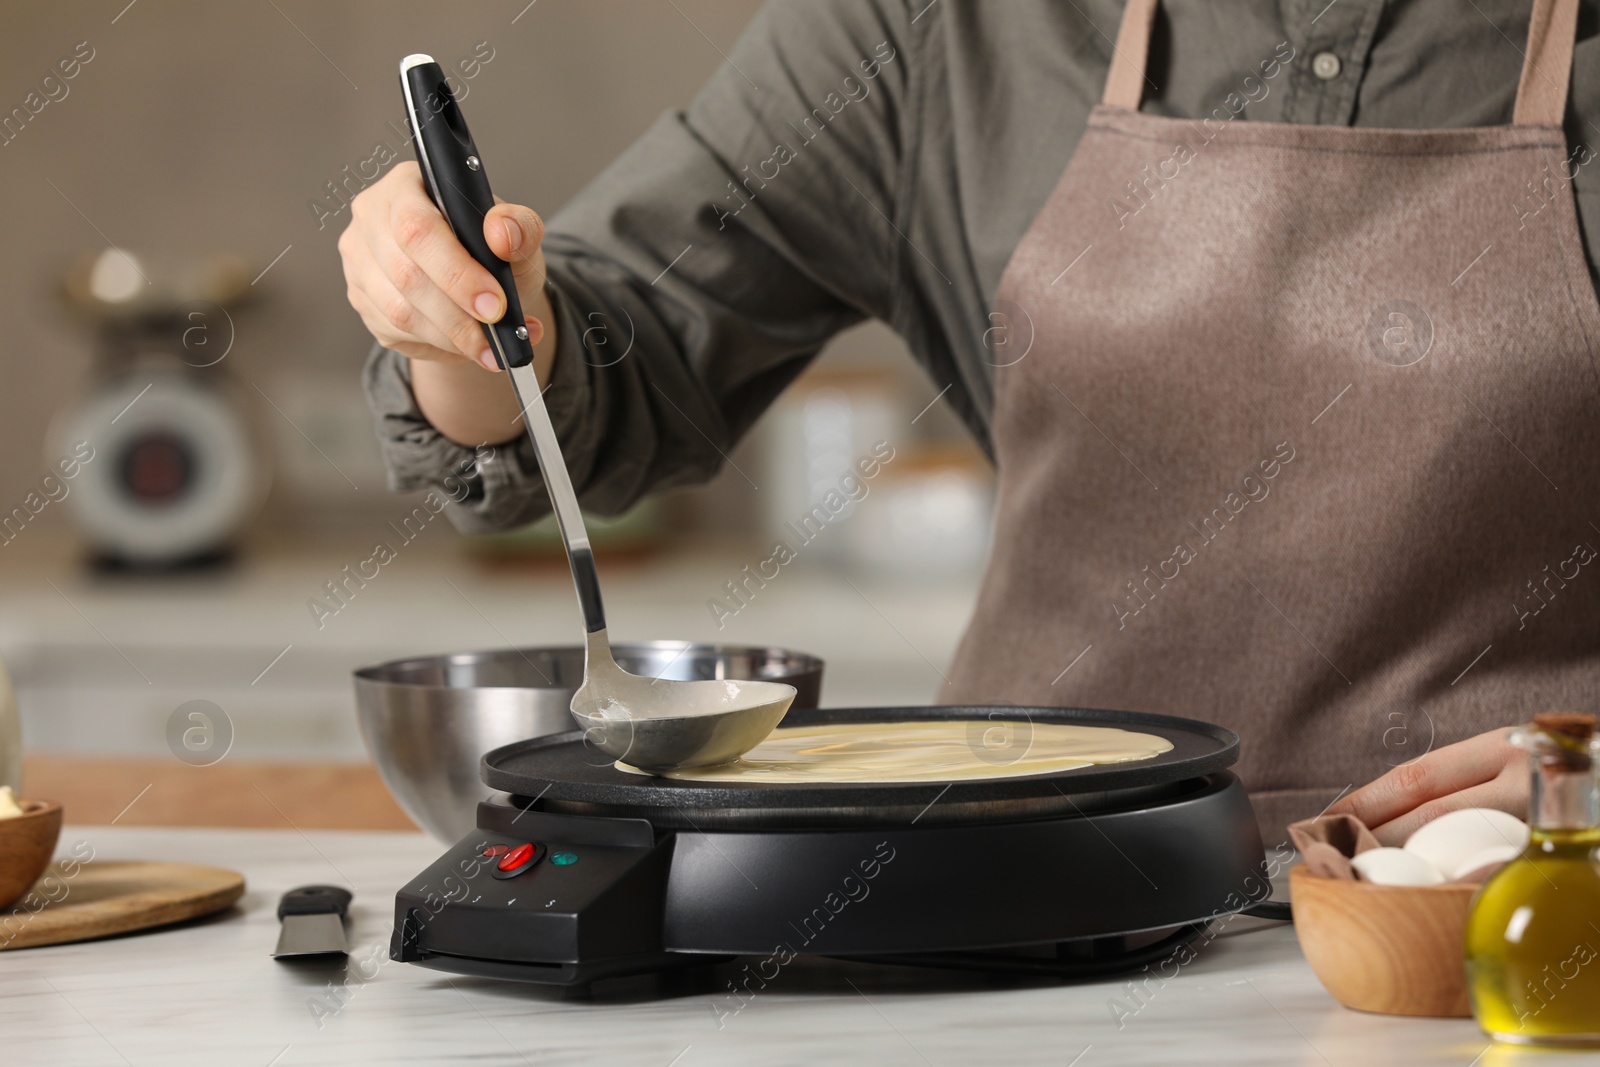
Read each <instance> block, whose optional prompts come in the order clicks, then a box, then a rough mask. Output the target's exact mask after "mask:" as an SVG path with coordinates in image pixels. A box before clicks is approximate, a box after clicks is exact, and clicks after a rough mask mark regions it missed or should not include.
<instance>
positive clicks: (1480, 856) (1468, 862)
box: [1450, 845, 1522, 882]
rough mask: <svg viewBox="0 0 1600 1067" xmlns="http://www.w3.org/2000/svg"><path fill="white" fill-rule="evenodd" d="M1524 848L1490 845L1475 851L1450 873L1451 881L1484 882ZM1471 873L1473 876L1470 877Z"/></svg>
mask: <svg viewBox="0 0 1600 1067" xmlns="http://www.w3.org/2000/svg"><path fill="white" fill-rule="evenodd" d="M1521 851H1522V850H1521V849H1520V848H1517V847H1515V846H1513V845H1490V846H1489V847H1488V848H1486V849H1483V850H1482V851H1479V852H1474V853H1473V854H1472V855H1470V856H1468V857H1467V858H1466V859H1464V860H1462V861H1461V866H1459V867H1457V868H1456V869H1455V871H1454V873H1452V874H1451V875H1450V880H1451V881H1453V882H1454V881H1465V882H1482V881H1486V880H1487V879H1488V877H1489V875H1491V874H1493V873H1494V872H1495V870H1496V869H1497V868H1499V866H1500V865H1501V864H1502V863H1509V862H1511V861H1512V860H1514V859H1516V858H1517V855H1518V854H1519V853H1520V852H1521ZM1469 875H1471V877H1468V876H1469Z"/></svg>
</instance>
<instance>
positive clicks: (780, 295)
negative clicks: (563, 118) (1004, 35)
mask: <svg viewBox="0 0 1600 1067" xmlns="http://www.w3.org/2000/svg"><path fill="white" fill-rule="evenodd" d="M907 23H908V19H907V18H906V13H905V5H904V4H903V3H899V2H895V0H873V2H870V3H869V2H863V0H788V2H782V3H773V4H769V6H768V7H766V8H764V9H763V10H762V11H761V12H760V13H759V14H758V15H757V17H756V19H755V20H754V21H753V22H752V24H751V26H750V28H749V29H747V30H746V32H745V34H744V36H743V37H742V38H741V40H740V41H739V43H738V44H737V45H736V46H735V48H734V49H733V50H732V51H731V52H730V55H729V62H728V63H726V64H724V65H723V67H722V68H721V69H720V70H719V71H718V72H717V73H716V75H715V76H714V77H713V78H712V80H711V81H710V83H709V84H708V85H707V86H706V88H705V89H704V90H703V91H702V92H701V93H700V95H699V96H698V97H697V98H696V100H695V102H694V103H693V105H691V107H690V108H689V110H688V111H687V112H674V113H669V114H666V115H663V116H662V117H661V119H660V120H658V121H657V122H656V123H655V125H653V126H652V127H651V129H650V130H648V131H647V132H646V133H645V135H644V136H643V137H641V138H640V139H639V141H637V142H636V143H635V144H634V145H633V146H632V147H630V148H629V149H628V150H627V151H626V152H624V153H623V155H622V156H621V157H620V158H619V159H617V160H616V161H615V162H614V163H613V164H612V165H611V166H610V167H608V168H606V170H605V171H603V172H602V173H601V174H600V175H599V176H598V177H597V178H596V179H595V180H594V182H592V183H591V184H590V185H589V186H588V187H587V188H586V189H584V190H583V191H582V192H581V193H580V194H579V195H578V196H577V197H576V198H575V199H574V200H573V201H572V202H571V203H570V204H568V205H567V207H566V208H564V209H563V210H562V211H561V212H559V213H558V214H557V215H555V216H554V217H553V218H551V220H550V222H549V227H548V234H547V236H546V240H545V245H544V250H545V257H546V263H547V269H548V291H549V294H550V298H551V303H552V306H553V308H554V310H555V317H556V328H557V331H556V332H557V339H558V343H557V351H556V357H555V364H554V370H553V372H552V373H553V377H552V381H551V385H550V388H549V389H548V391H547V393H546V396H545V402H546V405H547V407H548V408H549V410H550V413H551V418H552V420H553V421H554V423H555V427H556V432H557V436H558V438H559V440H560V441H561V445H562V449H563V452H564V455H565V458H566V462H567V466H568V468H569V469H570V471H571V473H572V479H573V483H574V485H575V486H576V487H577V489H578V492H579V496H580V498H581V499H582V501H583V503H584V506H585V507H586V508H588V509H591V510H593V511H596V512H599V513H602V514H615V513H618V512H620V511H622V510H624V509H626V508H628V507H629V506H631V505H632V504H633V503H634V502H636V501H637V500H638V499H639V498H640V497H641V496H643V495H644V494H645V493H647V492H651V491H656V490H660V489H665V488H668V487H671V486H676V485H683V484H690V483H695V482H702V481H705V480H707V479H709V478H710V477H711V476H712V475H713V474H714V473H716V471H717V470H718V469H719V468H720V466H721V465H722V464H723V463H724V462H725V461H726V458H727V452H728V451H729V450H731V449H732V448H733V447H734V445H735V444H736V443H737V442H738V441H739V439H740V438H741V437H742V436H743V435H744V433H745V432H747V431H748V430H749V428H750V427H751V425H752V424H753V423H754V422H755V420H756V418H757V417H758V416H759V415H760V414H761V412H762V411H763V410H765V409H766V407H767V406H768V405H769V404H770V403H771V402H772V400H773V399H774V398H775V397H776V396H777V395H778V394H779V393H780V392H781V391H782V390H783V389H784V387H786V386H787V385H788V384H789V383H790V382H791V381H792V380H793V379H794V378H795V377H796V376H797V375H798V374H799V373H800V372H801V371H802V370H803V369H804V368H805V366H806V365H807V363H809V362H810V360H811V359H812V358H813V357H814V356H815V355H816V353H817V352H818V351H819V350H820V349H821V347H822V346H823V345H824V344H825V343H826V342H827V341H828V339H829V338H830V337H832V336H833V335H834V334H835V333H837V332H838V331H840V330H841V329H843V328H845V327H847V326H849V325H851V324H853V323H855V322H858V321H860V320H861V319H863V318H866V317H869V316H872V317H878V318H883V319H885V320H889V321H891V322H892V321H893V312H894V306H895V297H896V293H897V291H898V287H899V285H900V284H901V279H900V278H899V276H898V271H899V267H900V264H899V259H898V246H897V244H896V243H895V241H894V240H893V236H894V235H893V232H892V229H891V228H890V227H888V226H885V225H884V219H886V218H890V217H893V216H894V214H895V206H894V205H895V198H896V196H897V195H898V192H899V190H898V181H899V171H900V167H899V159H900V153H901V145H902V140H903V137H902V130H901V125H902V122H903V104H904V99H903V98H904V96H905V94H906V76H907V67H908V66H909V64H910V62H911V57H910V56H909V55H907V54H906V52H905V48H904V44H903V42H904V41H905V40H906V37H907V29H908V27H907ZM503 192H507V193H508V194H509V193H510V191H503ZM511 195H513V196H514V194H511ZM365 385H366V391H367V396H368V399H369V403H370V405H371V407H372V409H373V412H374V414H375V416H376V419H377V424H378V436H379V440H380V444H381V446H382V450H383V454H384V459H385V462H386V464H387V466H388V469H389V481H390V485H391V487H393V488H394V489H397V490H418V489H424V488H428V487H431V486H439V485H442V484H444V481H445V479H446V478H448V477H450V476H452V475H455V476H457V477H459V476H460V472H461V471H462V470H463V469H467V468H471V467H473V466H475V467H476V473H475V474H473V475H472V476H471V479H470V485H471V489H470V492H469V493H468V494H467V495H466V497H465V499H463V500H461V502H460V506H457V507H452V508H450V509H449V513H450V514H451V515H452V519H453V521H454V522H455V524H456V526H457V527H458V528H460V529H462V530H464V531H467V532H484V531H491V530H500V529H507V528H510V527H514V526H518V525H521V524H524V523H527V522H531V521H533V520H535V519H537V518H540V517H541V516H543V515H544V514H546V513H547V512H548V511H549V504H548V501H547V499H546V497H545V492H544V488H543V483H542V481H541V479H540V478H539V474H538V468H537V464H536V463H535V462H534V460H533V456H532V449H531V447H530V446H529V444H528V442H527V441H526V440H525V439H523V438H520V437H519V438H517V439H515V440H514V441H512V442H508V443H506V444H504V445H500V446H496V447H494V448H493V449H479V450H477V457H476V463H474V462H473V460H474V450H473V449H470V448H466V447H464V446H462V445H459V444H456V443H455V442H453V441H451V440H449V439H448V438H446V437H444V436H443V435H442V434H440V433H439V432H438V431H437V430H436V429H434V428H433V427H432V426H431V425H430V424H429V423H428V422H427V420H426V419H425V418H424V417H423V415H422V413H421V411H420V410H419V408H418V406H417V403H416V400H415V398H414V397H413V396H412V393H411V387H410V382H409V376H408V372H407V368H406V360H405V359H404V358H403V357H401V356H399V355H398V354H396V353H394V352H389V351H386V350H383V349H381V348H379V349H376V350H375V351H374V352H373V353H372V355H371V356H370V357H369V359H368V362H367V368H366V378H365ZM508 388H509V385H508Z"/></svg>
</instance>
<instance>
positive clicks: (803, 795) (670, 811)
mask: <svg viewBox="0 0 1600 1067" xmlns="http://www.w3.org/2000/svg"><path fill="white" fill-rule="evenodd" d="M938 720H956V721H963V720H965V721H972V722H975V723H976V724H978V725H980V726H981V727H983V728H984V729H991V728H994V727H997V726H1001V724H1006V725H1004V726H1001V728H1002V729H1006V730H1009V731H1011V732H1012V734H1013V736H1016V737H1019V738H1022V739H1025V738H1026V731H1027V729H1028V725H1029V724H1030V723H1066V724H1080V725H1088V726H1115V727H1122V728H1126V729H1130V730H1136V731H1140V732H1144V733H1151V734H1156V735H1158V736H1161V737H1164V738H1166V739H1167V740H1168V741H1170V742H1171V743H1172V748H1171V750H1169V751H1167V752H1164V753H1161V754H1160V755H1157V756H1153V757H1151V758H1148V759H1143V760H1137V761H1132V762H1127V763H1122V764H1103V765H1095V766H1087V767H1079V768H1075V769H1072V770H1067V771H1059V772H1052V773H1045V774H1035V775H1029V776H1023V777H1011V778H987V779H971V780H960V781H954V782H947V783H939V782H875V783H848V784H846V783H826V782H819V783H816V784H805V785H792V784H770V783H707V782H694V781H686V780H679V779H668V778H656V777H650V776H646V775H641V774H637V773H630V772H627V771H622V770H618V769H617V768H616V767H615V766H614V765H613V764H612V763H611V762H610V761H609V759H607V758H606V757H604V756H603V754H601V753H600V752H598V750H596V749H595V748H593V747H592V746H589V745H586V744H585V743H584V741H583V735H582V734H581V733H579V732H577V731H572V732H569V733H562V734H555V735H551V736H546V737H539V738H534V739H532V740H528V741H521V742H518V743H516V744H512V745H507V746H505V747H503V748H499V749H496V750H494V751H493V752H490V753H489V754H488V755H486V756H485V757H484V759H483V765H482V777H483V781H484V782H485V784H487V785H489V786H490V787H492V788H494V789H497V790H502V791H504V792H503V795H500V796H497V797H495V798H493V799H491V800H489V801H485V802H483V803H481V804H480V805H479V806H478V825H477V829H476V830H475V831H474V832H472V833H470V834H468V835H467V836H465V837H463V838H462V839H461V840H460V841H459V842H457V843H456V845H455V846H454V847H452V848H451V849H450V850H449V851H448V852H446V853H445V854H444V855H443V856H441V857H440V858H439V859H438V860H437V861H436V862H434V863H433V864H432V865H431V866H429V867H428V868H427V869H426V870H424V871H423V872H422V873H421V874H419V875H418V876H417V877H416V878H414V879H413V880H412V881H411V882H410V883H408V884H407V885H406V886H405V887H404V888H403V889H401V890H400V892H399V894H398V895H397V896H396V899H395V926H394V935H393V939H392V942H391V946H390V956H391V958H393V959H395V960H400V961H403V962H407V963H415V964H418V965H420V966H423V967H430V968H433V969H435V970H441V971H448V972H452V973H457V974H467V975H476V976H481V977H488V978H504V979H513V980H517V981H525V982H537V983H542V984H547V985H562V986H570V985H579V984H584V983H587V982H590V981H593V980H595V979H599V978H606V977H611V976H618V975H626V974H638V973H647V972H652V971H661V970H666V969H670V968H676V967H682V966H687V965H693V964H701V963H711V962H717V961H720V960H723V959H726V958H729V957H737V956H748V957H761V958H762V959H763V960H768V959H770V960H775V961H777V962H778V963H779V964H780V965H781V964H782V963H785V962H787V961H788V960H789V959H792V958H794V957H796V956H829V957H845V958H851V959H857V960H863V961H876V962H881V963H895V964H922V965H930V966H942V967H959V968H969V969H972V968H976V969H984V970H996V971H1022V972H1032V973H1039V974H1052V975H1057V976H1061V977H1068V978H1071V977H1089V976H1094V975H1100V974H1110V973H1116V972H1118V971H1124V970H1130V969H1133V968H1137V967H1139V966H1142V965H1143V964H1146V963H1149V962H1152V961H1154V960H1158V959H1161V958H1164V957H1166V956H1168V955H1170V954H1171V953H1172V952H1173V951H1174V950H1175V949H1177V948H1178V947H1179V946H1181V945H1182V944H1184V943H1186V942H1188V941H1190V940H1192V939H1193V938H1195V937H1197V936H1198V935H1199V934H1200V933H1202V932H1203V931H1204V930H1205V928H1206V927H1207V925H1208V924H1209V923H1211V922H1212V921H1213V920H1216V919H1219V918H1222V917H1224V916H1227V915H1229V914H1232V913H1234V912H1239V911H1243V910H1246V909H1248V908H1250V907H1252V905H1254V904H1256V903H1257V901H1258V900H1259V897H1260V895H1261V894H1262V893H1264V892H1265V891H1266V888H1267V879H1266V876H1265V874H1264V866H1265V864H1264V859H1265V857H1264V854H1263V851H1262V845H1261V836H1260V831H1259V830H1258V828H1257V825H1256V820H1255V815H1254V813H1253V811H1252V809H1251V806H1250V801H1249V798H1248V797H1247V796H1246V794H1245V791H1244V788H1243V786H1242V784H1241V783H1240V781H1239V779H1238V778H1237V777H1235V776H1234V775H1233V774H1232V773H1231V772H1230V771H1229V770H1228V769H1227V768H1228V767H1229V766H1230V765H1231V764H1232V763H1233V762H1234V761H1235V760H1236V759H1237V757H1238V752H1239V739H1238V736H1237V735H1236V734H1234V733H1233V732H1232V731H1231V730H1228V729H1225V728H1223V727H1221V726H1214V725H1211V724H1208V723H1203V722H1197V721H1193V720H1188V719H1181V718H1177V717H1172V716H1165V715H1153V714H1142V713H1134V712H1117V711H1091V710H1082V709H1075V708H1017V707H921V708H861V709H845V708H828V709H820V710H817V709H813V710H798V709H797V710H793V711H791V712H790V713H789V715H788V716H787V717H786V718H785V720H784V726H805V725H819V724H826V723H858V722H867V723H870V722H883V723H890V722H902V721H938ZM781 728H782V727H780V729H781ZM974 744H975V745H976V744H981V737H980V738H975V740H974ZM996 762H1002V759H1001V758H1000V757H997V758H996ZM1252 891H1253V892H1254V894H1255V897H1254V899H1252ZM769 977H770V975H769Z"/></svg>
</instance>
